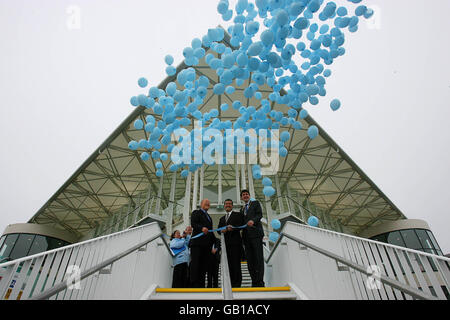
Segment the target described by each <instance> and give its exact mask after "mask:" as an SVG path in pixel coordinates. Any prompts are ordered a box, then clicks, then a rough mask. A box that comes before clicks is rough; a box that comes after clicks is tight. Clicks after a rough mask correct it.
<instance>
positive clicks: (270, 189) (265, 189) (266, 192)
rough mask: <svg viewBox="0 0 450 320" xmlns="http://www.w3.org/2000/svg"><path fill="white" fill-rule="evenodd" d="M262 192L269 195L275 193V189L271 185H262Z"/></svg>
mask: <svg viewBox="0 0 450 320" xmlns="http://www.w3.org/2000/svg"><path fill="white" fill-rule="evenodd" d="M263 193H264V195H265V196H267V197H271V196H273V195H274V194H275V189H274V188H273V187H270V186H267V187H264V189H263Z"/></svg>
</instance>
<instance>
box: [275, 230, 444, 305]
mask: <svg viewBox="0 0 450 320" xmlns="http://www.w3.org/2000/svg"><path fill="white" fill-rule="evenodd" d="M283 237H286V238H288V239H290V240H293V241H295V242H297V243H299V244H301V245H303V246H305V247H307V248H309V249H311V250H314V251H316V252H318V253H320V254H322V255H324V256H326V257H328V258H331V259H334V260H335V261H337V262H340V263H342V264H344V265H346V266H348V267H350V268H352V269H355V270H356V271H359V272H361V273H364V274H365V275H367V276H372V273H370V272H368V271H367V270H366V268H364V267H363V266H361V265H359V264H357V263H354V262H352V261H350V260H347V259H345V258H342V257H340V256H338V255H336V254H334V253H332V252H330V251H328V250H325V249H322V248H319V247H317V246H315V245H313V244H311V243H309V242H306V241H304V240H300V239H298V238H297V237H294V236H292V235H289V234H286V233H283V232H282V233H281V234H280V237H279V238H278V241H277V243H276V244H275V246H274V248H273V249H272V252H271V253H270V255H269V257H268V258H267V259H266V263H268V262H269V260H270V259H271V258H272V256H273V254H274V252H275V250H276V249H277V247H278V245H279V244H280V243H281V240H282V239H283ZM379 277H380V279H379V280H380V281H381V282H382V283H384V284H386V285H389V286H391V287H392V288H395V289H398V290H400V291H402V292H404V293H407V294H409V295H411V296H412V297H414V298H416V299H422V300H438V299H437V298H436V297H434V296H430V295H427V294H425V293H424V292H423V291H420V290H418V289H414V288H412V287H409V286H405V285H404V284H403V283H401V282H399V281H397V280H393V279H390V278H388V277H386V276H384V275H380V276H379Z"/></svg>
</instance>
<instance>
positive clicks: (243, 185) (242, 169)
mask: <svg viewBox="0 0 450 320" xmlns="http://www.w3.org/2000/svg"><path fill="white" fill-rule="evenodd" d="M240 167H241V188H242V189H247V183H246V181H245V164H241V165H240Z"/></svg>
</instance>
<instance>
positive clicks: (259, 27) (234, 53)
mask: <svg viewBox="0 0 450 320" xmlns="http://www.w3.org/2000/svg"><path fill="white" fill-rule="evenodd" d="M361 2H363V1H362V0H348V3H346V5H341V6H339V7H338V6H337V5H336V3H334V2H332V1H329V2H325V1H323V0H295V1H293V0H255V1H251V0H238V1H237V3H236V4H235V5H231V4H230V2H229V1H228V0H220V1H218V2H217V13H218V14H219V15H220V16H221V18H222V19H223V20H224V21H226V22H227V24H228V27H227V32H228V34H229V35H230V38H229V43H230V44H231V46H230V45H229V44H227V45H225V44H224V42H223V40H224V39H225V31H224V30H223V29H222V28H211V29H208V30H207V32H206V33H205V34H204V35H203V36H202V37H199V38H195V39H193V40H192V42H191V46H188V47H185V48H180V49H181V50H180V51H182V52H181V53H182V54H183V57H184V65H181V66H180V67H179V68H178V70H179V72H178V73H177V68H176V67H174V66H173V63H174V58H173V56H171V55H166V56H165V57H164V61H165V66H164V68H165V72H166V74H167V75H168V76H171V77H172V78H170V79H171V80H170V81H171V82H170V83H168V84H167V85H166V87H165V88H158V87H155V86H153V87H152V86H150V88H148V80H147V79H146V78H143V77H142V78H140V79H138V85H139V87H141V88H146V89H145V90H147V92H144V93H141V94H139V95H136V96H133V97H132V98H131V99H130V104H131V105H132V106H134V107H139V106H141V107H145V108H146V109H149V110H148V111H147V113H148V114H149V115H148V116H147V117H146V118H145V121H143V120H142V119H138V120H136V121H135V122H134V128H135V129H136V130H144V131H145V134H146V136H147V137H148V139H143V141H142V140H141V141H131V142H130V143H129V145H128V147H129V148H130V149H131V150H132V151H138V152H140V154H141V159H142V160H144V161H147V160H149V159H150V157H151V158H152V159H155V160H156V164H155V166H156V167H155V173H156V176H158V177H162V176H163V175H164V172H163V165H162V162H165V161H169V163H166V164H167V168H169V169H170V171H172V172H180V173H181V176H182V177H183V178H186V177H187V176H188V175H189V173H191V172H195V171H197V170H198V169H199V168H200V167H201V165H202V164H201V163H200V164H198V163H196V164H191V163H185V162H182V161H181V162H179V161H178V162H177V163H175V160H177V159H174V157H175V156H172V153H171V152H172V150H174V148H175V145H174V143H173V141H171V135H172V133H174V131H175V130H176V129H180V128H186V127H187V126H190V125H191V124H192V120H202V129H203V130H204V131H206V129H209V128H211V129H215V130H218V132H220V133H221V134H222V135H223V136H225V134H224V133H225V130H227V129H235V130H237V129H242V130H244V131H248V130H250V129H254V130H255V132H256V133H257V134H258V135H259V134H260V132H262V131H263V130H264V129H269V130H270V129H281V127H283V128H282V129H281V130H280V141H279V144H278V150H279V155H280V156H282V157H287V156H288V149H287V148H286V146H288V144H287V143H288V142H289V140H290V139H291V138H292V137H293V136H294V135H295V134H296V131H300V130H305V131H306V132H307V135H308V137H309V138H310V139H315V138H316V137H317V136H318V135H319V129H318V128H317V126H315V125H310V126H309V127H305V125H304V123H305V122H301V121H300V120H303V119H307V118H308V111H307V109H308V108H309V107H314V106H318V105H320V101H321V98H322V97H325V96H326V94H327V90H326V85H327V80H328V78H329V77H331V75H332V71H331V65H332V64H333V63H334V62H336V60H338V59H339V57H341V56H343V55H345V53H346V50H345V49H344V45H345V43H346V41H347V34H352V33H353V32H356V31H357V30H358V25H359V22H360V21H361V20H362V19H368V18H370V17H371V16H372V15H373V13H374V12H373V10H372V9H370V8H368V7H367V6H365V5H363V4H361ZM203 61H204V62H205V63H206V64H207V65H208V66H209V67H210V68H211V69H212V70H211V71H212V72H215V73H216V76H214V77H212V78H211V79H213V78H214V80H210V79H209V78H208V77H206V76H205V75H203V74H202V73H200V72H198V71H197V70H196V69H195V67H196V66H198V65H199V63H200V62H202V63H204V62H203ZM211 88H212V89H211ZM236 89H238V90H240V91H241V92H242V94H243V96H244V97H245V99H242V100H243V101H239V100H233V98H232V97H233V96H232V95H233V94H234V93H235V92H236ZM267 91H268V92H267ZM211 95H215V96H217V99H218V100H219V101H221V102H220V103H219V104H220V106H219V107H218V108H217V109H213V110H209V111H205V110H204V109H203V108H202V106H203V105H204V104H205V103H206V102H207V101H209V99H211ZM250 101H252V102H251V103H248V102H250ZM254 101H256V102H255V103H254V105H253V106H252V105H251V104H252V103H253V102H254ZM275 103H276V104H278V105H283V106H286V107H287V112H286V113H283V112H281V111H278V110H275V109H273V106H274V105H275ZM330 107H331V109H332V110H333V111H336V110H338V109H339V108H340V107H341V102H340V101H339V100H338V99H334V100H333V101H332V102H331V103H330ZM236 111H238V112H239V115H238V117H237V118H236V119H234V118H233V117H227V114H228V113H230V112H234V113H236ZM154 115H156V117H157V119H158V120H157V121H156V119H155V117H154ZM229 119H233V120H229ZM286 128H287V130H286ZM204 131H202V133H201V134H202V135H201V141H200V143H197V144H195V143H192V145H193V146H194V147H193V148H192V155H194V154H195V153H196V152H198V151H199V150H205V149H207V148H208V147H209V146H210V145H211V144H212V143H215V141H216V140H219V138H220V137H219V136H217V135H215V137H214V138H211V137H209V139H206V136H203V135H204ZM183 139H188V140H184V141H194V134H191V135H189V136H186V137H180V141H181V140H183ZM189 139H190V140H189ZM245 147H246V150H245V151H246V152H250V151H249V148H248V146H245ZM166 149H167V151H166ZM235 152H236V150H235ZM235 154H236V153H235ZM158 160H161V161H162V162H159V161H158ZM178 160H179V159H178ZM214 161H216V160H214ZM214 161H213V162H212V164H214ZM203 163H207V162H206V161H205V160H203ZM208 164H211V163H208ZM251 174H252V176H253V178H254V179H255V180H259V181H260V183H261V184H262V187H263V193H264V195H265V196H267V197H271V196H273V195H274V194H275V189H274V188H273V187H272V181H271V180H270V179H269V178H268V177H263V175H262V170H261V167H259V166H258V165H254V166H253V167H252V173H251ZM311 218H313V217H311ZM311 218H310V219H311ZM314 218H315V217H314ZM315 219H317V218H315ZM317 223H318V220H317Z"/></svg>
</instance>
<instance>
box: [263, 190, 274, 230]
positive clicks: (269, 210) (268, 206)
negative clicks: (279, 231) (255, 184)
mask: <svg viewBox="0 0 450 320" xmlns="http://www.w3.org/2000/svg"><path fill="white" fill-rule="evenodd" d="M264 197H265V200H266V212H267V231H268V233H269V234H270V233H271V232H272V231H273V228H272V220H273V212H272V206H271V204H270V203H271V201H270V197H268V196H264Z"/></svg>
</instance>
